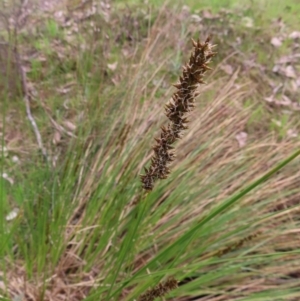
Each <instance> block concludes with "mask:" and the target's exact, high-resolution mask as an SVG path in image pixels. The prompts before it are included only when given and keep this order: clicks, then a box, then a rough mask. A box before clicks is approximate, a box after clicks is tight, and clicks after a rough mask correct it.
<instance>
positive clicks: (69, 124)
mask: <svg viewBox="0 0 300 301" xmlns="http://www.w3.org/2000/svg"><path fill="white" fill-rule="evenodd" d="M63 125H64V126H65V127H66V128H67V129H69V130H70V131H72V132H73V131H75V130H76V125H75V124H74V123H72V122H71V121H69V120H66V121H64V122H63Z"/></svg>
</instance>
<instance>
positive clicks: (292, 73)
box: [285, 65, 297, 78]
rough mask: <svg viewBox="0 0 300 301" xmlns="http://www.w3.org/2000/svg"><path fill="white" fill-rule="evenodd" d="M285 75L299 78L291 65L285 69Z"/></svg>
mask: <svg viewBox="0 0 300 301" xmlns="http://www.w3.org/2000/svg"><path fill="white" fill-rule="evenodd" d="M285 75H286V77H290V78H297V75H296V72H295V69H294V68H293V66H291V65H289V66H287V67H286V68H285Z"/></svg>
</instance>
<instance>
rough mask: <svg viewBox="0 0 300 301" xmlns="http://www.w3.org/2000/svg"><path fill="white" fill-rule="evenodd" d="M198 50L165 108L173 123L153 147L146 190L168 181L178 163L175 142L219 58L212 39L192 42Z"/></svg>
mask: <svg viewBox="0 0 300 301" xmlns="http://www.w3.org/2000/svg"><path fill="white" fill-rule="evenodd" d="M192 42H193V46H194V50H193V52H192V54H191V56H190V60H189V62H188V63H187V64H186V65H185V66H184V67H183V72H182V75H181V76H180V81H179V83H177V84H175V85H174V87H176V88H177V89H178V90H177V92H175V93H174V94H173V96H172V98H171V100H170V101H169V102H168V103H167V104H166V106H165V114H166V116H167V117H168V118H169V120H170V122H169V123H168V125H167V127H164V126H163V127H162V128H161V130H162V131H161V134H160V138H155V140H156V145H155V146H154V147H153V150H154V155H153V156H152V159H151V165H150V167H149V168H145V172H146V174H145V175H141V181H142V185H143V188H144V189H145V190H147V191H151V190H152V189H153V186H154V183H155V181H156V180H157V179H166V178H167V177H168V175H169V174H170V169H169V167H168V165H169V164H170V163H171V162H172V161H173V160H174V158H175V153H174V151H173V148H174V147H173V146H172V144H174V142H175V141H176V140H177V139H179V138H181V132H182V131H183V130H186V129H187V128H188V127H187V123H188V120H187V118H186V117H185V115H186V113H188V112H190V111H192V110H193V109H194V106H195V105H194V102H195V98H196V96H198V93H197V92H196V89H197V88H198V85H199V84H203V83H204V81H203V77H204V74H205V72H206V71H207V70H211V68H210V67H208V63H209V62H210V61H211V58H212V57H214V56H215V54H216V53H215V52H213V51H212V49H213V47H214V45H212V44H210V43H209V38H207V39H206V41H205V42H204V43H200V41H199V40H198V41H197V42H196V41H194V40H192Z"/></svg>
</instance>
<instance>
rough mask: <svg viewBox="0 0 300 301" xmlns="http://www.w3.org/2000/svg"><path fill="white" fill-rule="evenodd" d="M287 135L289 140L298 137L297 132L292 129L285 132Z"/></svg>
mask: <svg viewBox="0 0 300 301" xmlns="http://www.w3.org/2000/svg"><path fill="white" fill-rule="evenodd" d="M287 135H288V137H290V138H295V137H298V133H297V131H296V130H294V129H289V130H288V131H287Z"/></svg>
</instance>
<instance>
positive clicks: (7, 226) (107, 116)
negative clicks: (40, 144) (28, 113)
mask: <svg viewBox="0 0 300 301" xmlns="http://www.w3.org/2000/svg"><path fill="white" fill-rule="evenodd" d="M127 13H128V14H129V15H130V14H134V12H131V11H129V12H128V11H127ZM125 16H126V15H125ZM91 18H92V19H93V18H94V19H93V22H94V24H96V27H97V26H98V25H99V26H100V25H101V26H103V28H105V29H106V33H105V34H104V33H102V32H101V31H100V32H99V31H97V30H95V28H94V27H92V25H91V24H90V25H89V23H87V22H83V24H82V27H80V28H79V29H80V30H79V34H78V35H74V36H75V37H74V39H73V40H71V41H70V40H68V43H66V40H67V39H69V38H67V36H68V35H66V30H67V29H66V28H65V27H63V24H62V25H61V24H60V23H58V21H57V23H58V25H59V26H57V27H55V26H50V27H51V28H52V31H51V32H52V36H53V35H54V36H55V38H54V39H50V37H49V36H48V35H47V34H46V32H48V31H49V24H50V23H49V22H48V23H47V24H48V25H45V28H44V30H43V31H42V33H40V34H37V35H36V36H34V37H35V38H36V39H35V40H34V41H35V43H33V44H32V45H29V44H26V45H27V47H28V48H30V47H33V49H34V50H35V51H36V53H37V54H39V55H41V56H42V57H43V58H44V57H46V58H47V60H46V61H45V60H41V62H42V63H41V62H40V63H39V64H38V63H37V61H38V56H36V57H35V58H34V59H33V61H31V69H30V70H29V71H28V73H27V76H28V81H29V82H30V83H31V85H32V86H33V87H35V89H36V90H37V92H38V95H39V98H38V99H35V100H33V103H32V112H33V114H34V116H35V118H36V119H37V124H38V126H39V129H40V131H41V134H42V137H43V140H44V141H45V142H44V143H45V145H46V147H47V149H48V150H49V156H50V159H51V162H53V163H55V164H53V165H51V164H50V165H48V164H45V163H44V162H43V161H42V160H41V159H40V158H39V157H38V155H36V154H35V150H36V148H31V149H30V151H29V149H28V148H27V147H28V145H35V142H34V137H33V136H31V134H30V127H29V126H28V125H26V122H24V121H23V120H22V119H21V118H16V116H19V115H18V114H21V113H22V112H20V111H17V110H16V108H15V107H14V106H13V103H11V102H9V103H7V104H1V105H2V106H3V107H5V109H6V111H5V112H6V113H7V114H8V113H9V117H10V118H14V120H16V123H15V124H14V123H13V124H10V123H5V122H3V124H5V126H6V127H5V133H4V136H3V137H4V138H3V143H2V144H4V143H6V144H7V142H9V141H10V143H12V142H11V140H9V137H14V136H13V135H12V133H13V132H16V131H17V132H18V133H19V132H20V128H23V131H21V132H20V133H21V134H20V135H24V136H25V137H27V139H28V141H30V143H29V144H28V145H27V147H25V146H24V149H22V150H23V152H21V151H19V149H21V145H22V144H20V140H22V139H18V141H17V142H15V143H16V144H9V143H8V144H7V145H8V146H9V148H8V152H9V155H8V157H4V155H3V156H2V158H1V160H2V162H3V164H2V167H1V168H2V169H3V172H4V171H5V172H7V173H8V174H11V175H13V176H14V183H13V184H10V183H9V182H8V181H6V180H5V179H3V178H1V180H0V187H1V198H2V200H3V202H2V203H1V206H2V207H1V208H0V209H1V210H0V217H1V221H3V222H1V228H0V238H1V239H0V256H1V258H2V260H1V261H0V294H1V298H3V299H4V300H12V299H13V298H15V299H17V298H19V299H20V298H21V299H23V300H26V301H27V300H33V301H38V300H49V301H50V300H53V301H56V300H128V301H129V300H153V298H157V297H162V296H163V298H165V299H166V300H178V301H179V300H184V301H187V300H209V301H217V300H218V301H223V300H224V301H228V300H231V301H232V300H290V301H293V300H298V299H299V296H300V291H299V284H300V283H299V268H298V262H299V248H300V241H299V238H298V236H299V235H298V234H299V233H298V232H299V231H298V229H299V218H298V216H299V209H300V208H299V204H298V203H299V202H298V199H299V197H300V192H299V187H298V186H299V185H298V183H299V181H298V179H299V176H300V174H299V159H295V160H294V161H293V163H292V164H288V165H286V166H285V167H284V168H282V169H280V168H277V169H274V166H276V165H277V164H278V163H279V162H284V160H285V159H286V158H288V157H289V156H290V155H291V153H293V151H294V150H297V149H299V146H300V143H299V139H298V137H289V136H287V135H286V133H287V130H288V129H291V128H297V126H298V125H299V124H298V118H296V117H295V115H294V112H291V114H290V116H291V117H290V119H289V120H288V122H287V123H286V124H285V126H286V128H284V127H283V126H282V127H280V131H279V130H278V128H274V127H270V124H269V123H268V122H269V120H271V119H276V120H277V119H278V118H279V117H281V116H282V114H283V113H282V111H280V110H279V108H278V107H276V109H270V107H269V106H268V104H266V103H264V102H262V99H263V97H264V96H267V95H268V93H269V90H270V89H271V88H270V86H268V85H267V82H268V80H271V81H275V80H276V78H274V77H273V76H272V75H270V74H269V73H268V72H266V73H261V72H260V70H261V69H260V68H259V67H257V68H255V66H254V67H252V69H251V68H250V69H249V65H248V64H249V61H248V60H247V57H248V55H250V54H249V53H248V52H247V50H244V51H243V52H242V51H241V49H240V48H238V49H235V50H234V51H233V48H232V47H233V46H234V47H235V48H236V47H237V46H236V45H235V44H232V41H234V40H235V38H236V35H237V34H239V35H241V36H242V34H243V33H244V34H245V32H243V29H241V28H240V29H239V28H238V27H236V28H235V32H231V31H230V30H229V32H227V35H226V36H225V35H223V34H222V33H223V29H224V28H225V25H224V24H225V23H224V22H227V21H228V23H230V24H231V22H233V19H232V17H230V16H228V18H229V20H228V19H226V18H225V16H223V19H222V21H221V20H219V21H214V22H212V21H211V19H208V20H206V21H205V19H204V22H206V23H204V24H205V26H204V25H203V28H202V29H203V30H202V32H201V36H202V35H203V36H206V35H207V33H208V32H210V31H211V32H213V33H217V32H219V35H218V34H215V36H214V38H213V40H214V43H216V44H218V45H219V46H218V53H219V54H218V56H217V57H216V58H215V60H214V66H213V67H214V70H213V71H212V72H209V73H208V74H207V80H206V81H207V84H206V85H201V86H200V88H198V90H197V91H196V93H200V94H199V95H201V101H199V102H198V101H195V103H194V102H193V103H192V104H193V105H194V106H195V109H194V110H190V108H191V106H190V103H189V104H188V106H189V109H188V106H186V105H182V106H181V104H179V105H177V107H176V102H177V101H178V102H179V100H180V99H181V98H182V97H183V95H182V94H181V93H182V92H181V90H180V89H179V88H182V87H179V86H177V87H176V88H177V89H178V91H177V92H176V93H177V94H176V93H175V94H174V91H173V88H170V84H171V83H173V82H175V81H176V79H177V78H178V75H179V74H180V68H181V67H180V66H181V64H182V62H186V61H188V54H189V52H190V49H189V48H190V45H189V43H188V41H189V40H190V38H198V36H199V27H198V25H195V22H194V21H193V20H194V19H193V18H191V14H189V13H188V12H187V11H186V10H185V11H181V10H180V11H173V10H172V9H170V8H168V7H163V8H162V9H161V10H160V11H156V10H155V11H153V12H152V13H151V14H150V13H149V12H143V10H142V9H141V10H140V11H139V13H138V14H137V15H136V16H135V15H133V16H132V17H126V18H125V17H124V14H123V12H122V13H121V12H118V11H116V12H114V13H111V15H110V19H109V20H108V19H105V18H104V17H103V16H102V15H101V14H99V15H96V16H94V17H91ZM89 20H90V19H89ZM132 20H133V21H132ZM140 20H141V21H140ZM111 22H112V23H111ZM124 22H125V23H126V22H129V23H130V22H133V25H134V26H135V27H134V28H136V30H137V31H138V30H139V31H138V32H135V35H134V38H132V37H130V36H129V35H128V32H127V31H126V30H125V29H124V24H125V23H124ZM136 22H138V23H136ZM139 22H140V23H139ZM220 22H222V23H220ZM111 24H114V25H115V26H114V31H112V30H111V29H110V28H111V26H110V25H111ZM118 24H119V27H118ZM120 24H122V26H120ZM136 24H138V25H140V26H141V27H142V28H139V26H137V25H136ZM141 24H143V25H141ZM145 24H146V25H145ZM230 24H229V25H230ZM133 25H132V24H131V23H130V26H133ZM218 25H219V27H217V26H218ZM130 26H129V27H130ZM230 26H231V25H230ZM232 26H233V25H232ZM47 28H48V29H47ZM53 28H57V30H58V29H60V32H59V34H54V33H55V32H53ZM130 28H131V27H130ZM218 28H219V31H218ZM229 28H231V27H229ZM238 30H241V32H239V31H238ZM27 34H28V39H29V37H31V36H30V35H31V34H33V35H34V33H32V32H28V33H27ZM248 35H249V39H252V43H254V45H255V46H256V47H258V45H260V44H259V41H256V40H255V38H254V37H255V36H256V35H257V33H256V32H255V30H253V32H252V31H251V30H249V29H247V35H246V36H248ZM116 37H117V38H116ZM82 39H84V41H85V45H89V47H80V45H81V44H82ZM41 40H42V41H43V43H46V42H45V40H47V41H48V42H49V43H50V44H51V43H52V44H51V45H53V47H54V48H53V49H55V50H56V51H57V50H59V49H60V50H61V52H60V55H61V57H63V58H64V64H63V69H61V66H62V65H61V63H60V62H61V58H59V57H57V56H56V55H55V54H54V52H55V51H52V50H53V49H52V48H51V47H50V48H48V47H45V48H43V47H41V45H44V44H43V43H42V41H41ZM36 41H39V42H40V45H39V49H38V50H37V49H36V46H37V42H36ZM247 41H248V40H245V41H244V43H247ZM48 42H47V43H48ZM62 45H65V47H66V48H64V47H61V46H62ZM209 45H210V44H209V43H208V41H207V43H204V44H200V43H199V44H198V43H196V44H195V45H194V47H195V51H196V52H194V54H197V53H198V52H197V51H199V53H200V57H202V59H203V58H206V59H207V58H208V59H209V57H207V53H206V52H205V51H211V48H210V46H209ZM246 46H247V45H246ZM246 46H245V45H244V44H242V45H241V48H242V47H245V48H247V47H246ZM55 47H59V48H55ZM68 47H71V48H72V49H73V51H74V52H73V54H74V56H73V57H68V56H66V53H67V52H70V51H69V50H70V49H69V48H68ZM257 49H259V48H257ZM203 50H204V54H205V55H204V56H201V55H202V54H203V52H201V51H203ZM199 53H198V54H199ZM201 53H202V54H201ZM210 53H211V52H210ZM192 57H193V55H192ZM195 57H197V55H195ZM192 60H193V59H192ZM116 61H117V63H118V64H117V65H113V63H114V62H116ZM104 62H108V64H109V66H108V65H107V64H106V63H104ZM24 64H26V61H25V62H24ZM228 64H230V65H231V66H233V67H234V69H233V72H228V73H226V72H224V71H223V70H226V69H224V66H226V65H228ZM189 65H191V64H190V63H189ZM200 65H201V66H203V64H202V61H201V64H200ZM38 66H39V67H38ZM266 68H267V67H266ZM204 69H207V68H204ZM204 69H200V70H202V71H203V72H204ZM197 70H198V69H197ZM190 71H191V69H184V71H183V74H184V75H183V77H182V79H183V80H181V83H180V85H181V86H182V85H185V83H186V81H185V78H186V76H185V74H187V73H188V72H190ZM202 71H201V72H202ZM201 72H200V74H202V73H201ZM193 73H194V71H193ZM262 79H263V80H262ZM198 80H199V78H197V81H198ZM195 84H196V81H195ZM190 85H191V87H192V90H193V91H190V93H191V94H189V95H191V96H195V97H196V95H195V94H194V92H195V91H194V88H195V87H194V83H193V82H191V83H190V82H189V85H188V86H189V87H190ZM56 88H57V89H56ZM184 88H185V87H184ZM289 91H291V90H289ZM172 95H175V97H174V98H173V100H171V103H170V104H169V105H167V107H166V111H165V112H164V111H163V106H162V104H164V103H165V102H166V100H167V99H170V98H171V97H172ZM176 95H177V96H176ZM66 99H68V101H67V102H66V103H64V101H66ZM189 99H190V97H188V98H187V100H189ZM62 104H63V105H62ZM172 108H180V110H177V109H176V110H175V112H176V114H175V115H172V114H171V113H172V112H173V111H172ZM187 109H188V110H187ZM183 111H184V113H187V114H188V118H189V130H188V131H185V135H183V136H182V137H181V139H179V140H177V141H176V149H177V151H176V158H174V160H173V161H172V173H170V174H169V175H168V177H167V179H164V181H157V183H156V185H155V188H154V189H153V190H152V191H151V192H149V193H147V194H146V195H144V194H143V193H142V185H141V183H140V181H139V174H140V173H141V170H142V169H143V167H144V166H145V165H146V164H147V162H149V160H151V158H152V157H153V153H152V150H150V149H149V146H150V145H151V140H152V139H153V137H155V136H156V133H157V130H158V129H159V128H161V127H163V128H165V129H168V125H167V124H166V122H165V118H164V113H166V112H167V114H169V116H170V117H171V124H174V125H176V124H177V123H178V120H183V119H180V118H185V117H183V116H182V115H181V113H179V112H183ZM1 112H4V111H1ZM261 112H263V113H261ZM178 114H179V116H178ZM261 114H262V115H261ZM172 116H175V117H176V118H177V119H176V118H175V117H174V118H175V119H172V118H173V117H172ZM179 117H180V118H179ZM264 118H265V119H264ZM23 119H24V118H23ZM3 120H5V118H4V119H3ZM67 121H68V122H69V123H66V122H67ZM173 121H174V122H173ZM172 122H173V123H172ZM70 123H71V124H73V125H75V128H74V127H73V129H71V128H72V127H71V125H70ZM179 123H180V126H181V127H182V128H181V129H180V130H183V126H184V127H185V124H184V122H179ZM68 124H69V128H68V127H67V125H68ZM1 130H2V131H3V128H1ZM57 133H59V135H60V137H59V136H58V134H57ZM241 133H244V134H241ZM8 134H9V135H8ZM21 137H22V136H21ZM54 137H55V139H54ZM58 137H59V138H58ZM172 137H173V135H172ZM162 138H164V137H160V138H159V139H160V140H159V141H158V142H159V143H161V141H162ZM53 139H54V140H53ZM12 140H13V141H15V140H14V139H12ZM53 141H54V142H53ZM170 142H175V141H174V139H173V140H172V141H171V140H170V141H168V144H165V145H164V148H162V149H164V152H163V154H166V152H168V151H169V150H168V149H167V148H168V147H169V145H170V144H172V143H170ZM12 145H13V146H14V147H12ZM167 146H168V147H167ZM158 149H160V148H158ZM14 152H15V153H16V154H18V156H19V157H20V158H21V162H20V165H18V167H16V166H15V165H12V164H11V163H10V162H9V160H8V159H7V158H10V157H9V156H10V153H12V154H14ZM5 158H6V159H5ZM164 158H165V157H164ZM167 161H169V160H165V163H166V162H167ZM155 162H156V163H157V161H155V160H154V163H155ZM154 163H153V164H154ZM283 165H284V164H283ZM164 167H165V165H164ZM4 169H5V170H4ZM149 170H151V168H150V169H148V170H147V172H149ZM153 170H154V169H152V171H153ZM270 170H271V171H272V172H271V173H270V175H271V174H272V177H264V175H266V173H267V172H268V171H270ZM152 176H153V175H152ZM157 178H158V177H155V180H156V179H157ZM256 179H258V182H256V185H254V186H253V185H252V186H251V187H250V188H251V189H250V188H249V184H250V183H253V180H256ZM149 183H150V184H151V185H148V184H149ZM146 184H147V185H146V186H147V187H146V188H150V187H151V188H152V181H147V182H146ZM246 188H247V189H246ZM246 190H247V192H248V193H247V194H246V193H245V194H244V195H243V197H241V195H242V193H243V192H244V191H246ZM142 198H143V202H141V201H140V200H141V199H142ZM14 207H17V208H19V209H20V211H19V214H18V215H17V217H16V218H15V219H12V220H10V221H8V220H7V219H6V216H7V214H8V213H9V212H10V211H11V209H12V208H14ZM168 279H169V280H168ZM170 279H171V280H170ZM172 279H176V284H178V287H175V281H174V280H172ZM168 281H171V282H168ZM177 282H178V283H177ZM170 283H171V284H172V285H171V284H170ZM147 298H148V299H147ZM151 298H152V299H151Z"/></svg>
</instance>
